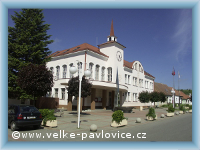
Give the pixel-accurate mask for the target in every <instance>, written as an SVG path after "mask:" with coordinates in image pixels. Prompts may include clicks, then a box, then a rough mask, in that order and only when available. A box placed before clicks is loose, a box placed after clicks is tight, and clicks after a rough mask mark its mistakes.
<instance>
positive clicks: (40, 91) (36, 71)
mask: <svg viewBox="0 0 200 150" xmlns="http://www.w3.org/2000/svg"><path fill="white" fill-rule="evenodd" d="M17 84H18V85H19V87H20V88H21V89H23V90H24V91H25V92H26V93H27V94H29V95H32V97H33V99H34V100H35V98H36V97H40V96H45V95H46V93H47V92H48V91H50V90H51V88H52V87H53V75H52V73H51V71H49V70H48V69H47V67H46V66H45V65H43V64H41V65H37V64H29V65H27V66H26V67H23V68H22V69H21V70H20V71H19V73H18V79H17Z"/></svg>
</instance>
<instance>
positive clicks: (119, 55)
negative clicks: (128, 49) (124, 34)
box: [117, 51, 122, 61]
mask: <svg viewBox="0 0 200 150" xmlns="http://www.w3.org/2000/svg"><path fill="white" fill-rule="evenodd" d="M117 60H118V61H121V60H122V53H121V52H120V51H117Z"/></svg>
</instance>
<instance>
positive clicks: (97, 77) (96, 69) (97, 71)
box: [95, 65, 99, 80]
mask: <svg viewBox="0 0 200 150" xmlns="http://www.w3.org/2000/svg"><path fill="white" fill-rule="evenodd" d="M95 80H99V65H96V68H95Z"/></svg>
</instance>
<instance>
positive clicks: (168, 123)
mask: <svg viewBox="0 0 200 150" xmlns="http://www.w3.org/2000/svg"><path fill="white" fill-rule="evenodd" d="M118 131H119V132H118ZM118 131H116V132H113V134H111V133H110V138H106V137H104V138H102V137H101V138H98V139H97V138H96V139H97V140H96V139H93V138H86V139H83V141H192V114H184V115H180V116H178V117H170V118H168V119H164V120H159V121H153V122H151V123H148V124H141V125H137V126H133V127H129V128H124V127H121V128H119V129H118ZM115 133H117V134H116V136H115V138H113V135H115ZM118 133H119V137H121V138H118ZM122 133H125V134H122ZM129 133H130V134H129ZM94 134H95V133H94ZM126 134H127V135H126ZM130 135H131V136H130ZM104 136H105V134H104ZM108 136H109V134H107V137H108ZM126 136H127V137H128V138H127V137H126ZM133 136H134V138H132V137H133ZM122 137H123V138H122ZM124 137H125V138H124ZM76 140H78V139H76ZM79 140H81V139H79Z"/></svg>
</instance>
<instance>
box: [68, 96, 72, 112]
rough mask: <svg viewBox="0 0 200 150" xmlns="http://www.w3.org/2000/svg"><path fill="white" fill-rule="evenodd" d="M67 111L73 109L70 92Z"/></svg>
mask: <svg viewBox="0 0 200 150" xmlns="http://www.w3.org/2000/svg"><path fill="white" fill-rule="evenodd" d="M67 111H72V96H71V95H69V94H68V104H67Z"/></svg>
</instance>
